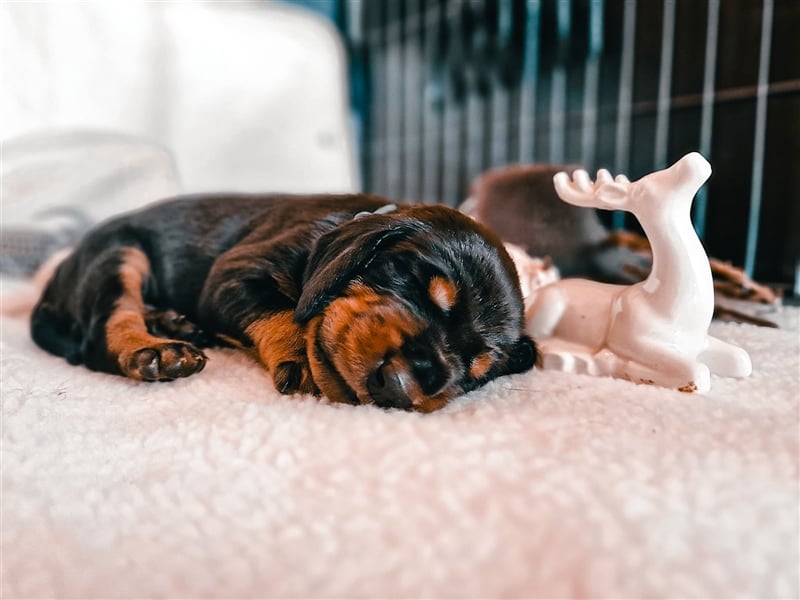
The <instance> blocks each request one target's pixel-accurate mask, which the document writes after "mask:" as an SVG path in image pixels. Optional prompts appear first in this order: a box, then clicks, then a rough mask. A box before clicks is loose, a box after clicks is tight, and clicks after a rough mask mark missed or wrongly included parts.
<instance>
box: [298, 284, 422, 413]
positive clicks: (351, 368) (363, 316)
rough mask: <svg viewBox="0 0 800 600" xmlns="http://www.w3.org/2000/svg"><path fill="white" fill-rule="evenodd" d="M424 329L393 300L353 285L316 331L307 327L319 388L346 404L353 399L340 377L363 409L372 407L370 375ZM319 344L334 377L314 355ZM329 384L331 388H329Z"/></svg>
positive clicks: (328, 309) (323, 316) (332, 307)
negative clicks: (368, 389)
mask: <svg viewBox="0 0 800 600" xmlns="http://www.w3.org/2000/svg"><path fill="white" fill-rule="evenodd" d="M423 326H424V324H423V323H421V322H419V321H418V320H416V319H415V318H414V317H413V315H411V313H410V312H409V311H408V310H407V309H406V308H405V307H404V306H403V305H402V304H401V303H400V302H399V301H398V300H397V299H395V298H392V297H390V296H382V295H380V294H378V293H376V292H375V291H374V290H373V289H371V288H369V287H367V286H365V285H363V284H361V283H355V284H353V285H351V286H350V287H349V288H348V289H347V291H346V292H345V295H344V296H342V297H341V298H337V299H336V300H334V301H333V302H331V303H330V305H328V307H327V308H326V309H325V311H324V312H323V314H322V318H321V319H320V321H319V322H318V323H316V325H315V327H314V328H309V332H310V333H309V335H308V336H307V343H308V354H309V359H310V362H311V369H312V372H313V373H314V379H315V381H316V382H317V385H319V387H320V390H321V391H322V392H323V393H324V394H325V395H326V396H328V398H329V399H330V400H332V401H334V402H349V401H350V399H351V396H350V394H349V393H347V392H345V393H343V392H342V390H341V382H340V381H339V379H340V378H341V379H343V380H344V382H345V383H346V384H347V386H348V387H349V388H350V390H352V391H353V392H354V393H355V394H356V396H357V397H358V400H359V402H360V403H361V404H368V403H370V402H371V401H372V400H371V398H370V396H369V393H368V391H367V389H366V381H367V377H368V376H369V374H370V373H371V372H372V371H373V370H374V369H376V368H377V367H378V365H380V364H381V362H382V361H383V360H384V358H385V357H386V356H389V355H395V354H397V353H399V351H400V348H401V347H402V346H403V343H404V342H405V340H406V339H407V338H409V337H411V336H413V335H416V334H417V333H419V332H420V331H421V330H422V327H423ZM317 340H318V341H319V346H321V347H322V348H323V350H324V352H325V356H326V358H327V360H329V361H330V362H331V364H332V365H333V367H334V368H335V371H336V373H332V372H328V371H329V368H328V367H326V366H325V365H324V364H323V362H322V361H320V360H319V359H318V358H317V357H316V356H315V354H316V352H317V351H318V350H317V348H316V346H315V344H316V342H317ZM331 381H333V382H334V384H331V385H329V382H331ZM326 388H327V389H326Z"/></svg>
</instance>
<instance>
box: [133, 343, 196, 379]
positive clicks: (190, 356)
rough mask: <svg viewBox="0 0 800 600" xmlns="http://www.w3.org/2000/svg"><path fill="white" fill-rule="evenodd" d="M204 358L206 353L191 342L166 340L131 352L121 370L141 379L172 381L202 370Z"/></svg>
mask: <svg viewBox="0 0 800 600" xmlns="http://www.w3.org/2000/svg"><path fill="white" fill-rule="evenodd" d="M206 360H207V358H206V355H205V354H203V353H202V352H201V351H200V350H198V349H197V348H195V347H194V346H192V345H191V344H186V343H184V342H167V343H164V344H159V345H156V346H153V347H150V348H142V349H140V350H137V351H135V352H133V353H132V354H131V355H130V356H129V357H128V358H127V360H125V361H124V364H123V365H122V370H123V372H124V373H125V375H127V376H128V377H133V378H134V379H141V380H142V381H172V380H173V379H177V378H178V377H188V376H189V375H193V374H195V373H197V372H199V371H202V370H203V367H205V366H206Z"/></svg>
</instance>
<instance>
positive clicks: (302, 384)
mask: <svg viewBox="0 0 800 600" xmlns="http://www.w3.org/2000/svg"><path fill="white" fill-rule="evenodd" d="M272 380H273V381H274V382H275V388H276V389H277V390H278V391H279V392H280V393H281V394H313V395H315V396H319V394H320V392H319V389H318V388H317V386H316V385H315V384H314V380H313V379H312V378H311V369H310V368H309V366H308V363H307V362H294V361H287V362H282V363H280V364H279V365H278V366H277V367H275V369H274V371H273V373H272Z"/></svg>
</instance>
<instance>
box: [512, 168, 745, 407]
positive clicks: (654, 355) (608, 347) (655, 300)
mask: <svg viewBox="0 0 800 600" xmlns="http://www.w3.org/2000/svg"><path fill="white" fill-rule="evenodd" d="M710 175H711V166H710V165H709V163H708V161H706V159H705V158H703V157H702V156H701V155H700V154H698V153H696V152H694V153H690V154H687V155H686V156H684V157H683V158H681V159H680V160H678V161H677V162H676V163H675V164H673V165H672V166H671V167H669V168H667V169H664V170H662V171H656V172H654V173H651V174H649V175H646V176H644V177H642V178H641V179H639V180H637V181H634V182H630V181H628V179H627V178H625V177H624V176H622V175H618V176H617V177H616V179H614V178H612V176H611V174H610V173H609V172H608V171H606V170H604V169H601V170H600V171H598V173H597V178H596V181H594V182H593V181H591V179H590V178H589V176H588V174H587V173H586V172H585V171H581V170H578V171H576V172H575V173H574V174H573V177H572V180H570V178H569V176H568V175H567V174H566V173H564V172H561V173H558V174H557V175H556V176H555V177H554V179H553V181H554V184H555V188H556V192H557V193H558V195H559V197H560V198H561V199H562V200H564V201H566V202H568V203H570V204H573V205H576V206H584V207H594V208H601V209H608V210H626V211H629V212H631V213H633V215H634V216H635V217H636V218H637V219H638V220H639V222H640V224H641V225H642V228H643V229H644V232H645V235H646V236H647V238H648V240H649V241H650V245H651V248H652V253H653V266H652V270H651V272H650V274H649V276H648V277H647V278H646V279H645V280H644V281H641V282H639V283H637V284H634V285H630V286H626V285H612V284H604V283H598V282H595V281H589V280H584V279H563V280H560V281H557V282H555V283H552V284H550V285H547V286H545V287H543V288H541V289H539V290H538V291H537V292H536V295H535V297H534V298H533V299H532V300H531V301H530V302H529V303H528V308H527V311H526V312H527V314H526V320H527V322H528V333H530V334H531V335H532V336H533V337H534V339H536V340H537V344H538V345H539V347H540V352H541V356H542V359H541V366H542V367H543V368H546V369H547V368H551V369H559V370H564V371H570V372H575V373H585V374H589V375H600V376H611V377H619V378H624V379H629V380H631V381H634V382H636V383H649V384H655V385H660V386H664V387H670V388H675V389H679V390H681V391H685V392H693V391H698V392H706V391H708V390H709V389H710V387H711V372H713V373H715V374H718V375H722V376H729V377H746V376H748V375H750V372H751V370H752V365H751V362H750V357H749V355H748V354H747V352H745V351H744V350H743V349H742V348H739V347H738V346H734V345H732V344H728V343H726V342H723V341H722V340H719V339H717V338H714V337H712V336H710V335H708V327H709V325H710V324H711V318H712V315H713V311H714V284H713V280H712V276H711V268H710V266H709V263H708V257H707V255H706V253H705V251H704V249H703V246H702V244H701V243H700V239H699V238H698V236H697V233H696V232H695V230H694V227H693V226H692V223H691V218H690V208H691V204H692V199H693V198H694V195H695V193H697V191H698V190H699V189H700V187H701V186H702V185H703V183H705V181H706V180H707V179H708V177H709V176H710Z"/></svg>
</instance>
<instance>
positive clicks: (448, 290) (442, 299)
mask: <svg viewBox="0 0 800 600" xmlns="http://www.w3.org/2000/svg"><path fill="white" fill-rule="evenodd" d="M428 295H429V296H430V297H431V300H433V303H434V304H436V305H437V306H438V307H439V308H441V309H442V310H444V311H448V310H450V309H451V308H453V306H455V304H456V297H457V295H458V290H457V289H456V286H455V284H454V283H453V282H452V281H450V280H449V279H445V278H444V277H440V276H438V275H437V276H435V277H432V278H431V282H430V283H429V284H428Z"/></svg>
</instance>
